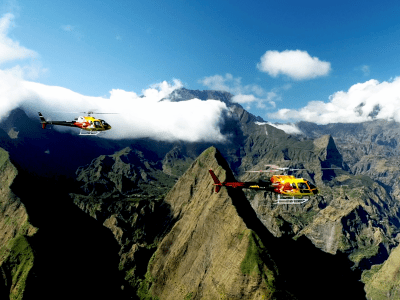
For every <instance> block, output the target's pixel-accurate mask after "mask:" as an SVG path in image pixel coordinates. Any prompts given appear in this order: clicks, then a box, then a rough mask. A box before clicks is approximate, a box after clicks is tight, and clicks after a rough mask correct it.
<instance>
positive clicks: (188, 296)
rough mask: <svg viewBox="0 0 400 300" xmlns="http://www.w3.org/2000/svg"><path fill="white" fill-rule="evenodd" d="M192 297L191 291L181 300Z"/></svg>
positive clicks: (188, 299) (187, 299)
mask: <svg viewBox="0 0 400 300" xmlns="http://www.w3.org/2000/svg"><path fill="white" fill-rule="evenodd" d="M192 297H193V293H187V295H186V296H185V298H183V300H192Z"/></svg>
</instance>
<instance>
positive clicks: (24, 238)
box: [0, 148, 37, 299]
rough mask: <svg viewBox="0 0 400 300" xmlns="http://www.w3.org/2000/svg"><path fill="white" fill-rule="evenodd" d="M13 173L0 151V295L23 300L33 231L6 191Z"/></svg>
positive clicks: (30, 264)
mask: <svg viewBox="0 0 400 300" xmlns="http://www.w3.org/2000/svg"><path fill="white" fill-rule="evenodd" d="M17 173H18V172H17V170H16V168H15V167H14V166H13V165H12V163H11V162H10V160H9V155H8V153H7V152H6V151H5V150H3V149H1V148H0V272H1V273H0V274H1V276H0V296H1V297H2V298H4V299H5V298H9V299H23V296H24V292H25V287H26V284H27V279H28V277H29V276H31V274H32V271H31V269H32V267H33V264H34V260H35V254H34V251H33V249H32V247H31V244H30V239H29V238H30V237H32V236H33V235H34V234H35V233H36V231H37V228H35V227H34V226H32V225H31V224H30V223H29V217H28V213H27V211H26V208H25V206H24V204H23V203H21V201H20V199H19V198H18V197H16V196H15V194H14V193H13V192H12V190H11V189H10V187H11V185H12V183H13V181H14V179H15V177H16V176H17Z"/></svg>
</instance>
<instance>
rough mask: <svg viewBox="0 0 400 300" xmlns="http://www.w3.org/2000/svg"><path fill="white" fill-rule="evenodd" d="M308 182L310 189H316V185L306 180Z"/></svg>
mask: <svg viewBox="0 0 400 300" xmlns="http://www.w3.org/2000/svg"><path fill="white" fill-rule="evenodd" d="M307 183H308V185H309V186H310V189H312V190H313V189H316V188H317V187H316V186H315V185H313V184H312V183H311V182H309V181H308V182H307Z"/></svg>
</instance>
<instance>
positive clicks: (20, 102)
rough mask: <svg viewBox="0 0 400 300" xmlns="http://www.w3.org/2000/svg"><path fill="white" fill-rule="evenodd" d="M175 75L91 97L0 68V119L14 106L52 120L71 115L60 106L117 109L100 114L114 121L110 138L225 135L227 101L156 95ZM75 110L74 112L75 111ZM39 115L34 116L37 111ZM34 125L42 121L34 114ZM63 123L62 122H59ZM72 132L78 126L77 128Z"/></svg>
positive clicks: (202, 138) (219, 137) (203, 138)
mask: <svg viewBox="0 0 400 300" xmlns="http://www.w3.org/2000/svg"><path fill="white" fill-rule="evenodd" d="M181 86H182V84H181V83H180V81H178V80H174V82H173V83H172V84H170V83H167V82H165V81H164V82H162V83H159V84H156V85H153V86H152V87H150V88H148V89H146V90H144V91H142V93H143V96H138V95H137V94H136V93H134V92H128V91H123V90H112V91H111V92H110V97H109V98H105V97H91V96H84V95H81V94H78V93H75V92H73V91H71V90H68V89H66V88H62V87H57V86H47V85H44V84H40V83H36V82H31V81H25V80H23V79H21V78H19V77H17V76H14V75H10V73H7V72H4V71H0V120H1V118H2V117H4V116H6V115H7V114H8V113H9V112H10V111H11V110H12V109H14V108H16V107H21V108H22V109H24V110H25V111H26V112H27V113H28V115H30V116H31V117H35V118H36V117H37V112H38V111H41V112H42V113H43V115H44V116H45V117H47V118H51V119H52V120H72V119H73V118H74V117H75V115H74V114H67V113H62V112H80V111H88V110H95V111H97V112H110V113H118V114H116V115H104V116H103V115H98V117H101V118H104V119H105V120H106V121H107V122H109V123H110V124H111V126H112V129H111V130H110V131H108V132H107V133H105V135H104V137H106V138H111V139H121V138H141V137H150V138H153V139H156V140H165V141H172V140H185V141H191V142H193V141H224V139H225V138H224V136H223V135H222V134H221V133H220V129H219V124H220V122H221V121H222V113H223V112H224V111H225V110H227V108H226V105H225V103H223V102H221V101H216V100H208V101H201V100H199V99H192V100H188V101H182V102H170V101H168V100H167V101H166V100H163V101H160V100H161V99H163V98H165V97H166V96H168V94H169V93H171V92H172V91H173V90H174V89H176V88H179V87H181ZM77 115H78V114H77ZM37 118H38V117H37ZM38 126H40V123H39V119H38ZM55 128H56V129H58V127H57V126H55ZM60 129H62V128H60ZM75 132H76V134H77V133H78V130H75Z"/></svg>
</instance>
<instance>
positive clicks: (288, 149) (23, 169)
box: [0, 88, 400, 299]
mask: <svg viewBox="0 0 400 300" xmlns="http://www.w3.org/2000/svg"><path fill="white" fill-rule="evenodd" d="M193 98H197V99H201V100H207V99H214V100H220V101H223V102H224V103H226V105H227V106H228V107H229V110H230V114H226V115H224V117H223V121H222V122H221V124H220V126H221V128H220V129H221V132H222V133H223V134H225V136H227V142H225V143H222V142H219V143H210V142H207V143H206V142H190V143H189V142H184V141H177V142H159V141H155V140H151V139H148V138H143V139H135V140H107V139H105V138H98V137H81V136H78V135H72V134H70V133H61V132H58V131H55V130H51V129H49V130H43V129H41V127H40V122H39V120H38V119H37V120H36V119H33V120H32V119H30V118H29V117H28V116H27V115H26V114H25V113H24V111H22V110H21V109H16V110H14V111H12V112H11V113H10V115H9V116H8V118H5V119H4V120H2V122H1V123H0V147H1V148H3V149H5V150H7V151H8V153H9V162H8V156H7V155H5V156H4V157H5V161H7V170H12V168H13V167H10V165H11V164H12V165H14V166H15V167H16V169H15V170H18V171H17V173H15V174H14V173H12V172H11V171H8V172H11V173H12V174H14V175H15V176H14V175H13V176H11V175H10V176H8V177H7V176H5V175H4V174H7V173H4V170H5V169H4V168H3V176H2V177H0V184H2V185H3V186H6V187H9V189H10V192H12V193H13V194H14V195H16V197H18V201H19V202H18V203H20V204H19V205H21V206H24V207H25V208H26V211H24V212H23V214H24V215H25V214H26V215H27V217H26V218H27V220H29V223H26V224H29V225H24V224H25V223H24V222H25V221H24V222H14V223H12V222H10V221H5V220H6V217H8V215H9V214H10V213H7V216H6V214H5V213H3V214H2V215H1V217H2V218H3V223H1V222H0V229H1V226H3V227H2V228H3V229H4V230H3V231H4V232H8V235H7V239H6V240H4V241H3V242H2V243H3V244H2V245H0V270H1V272H2V274H3V277H1V276H0V294H1V293H4V294H7V293H8V291H12V293H14V294H16V295H18V296H15V299H23V298H24V297H25V298H27V299H28V298H29V297H30V296H32V295H35V293H38V292H39V290H40V289H42V288H43V289H46V288H47V289H50V290H52V291H53V293H57V291H58V290H60V289H66V288H69V289H71V288H72V287H73V281H72V279H70V278H67V277H66V276H63V277H62V282H61V283H59V282H58V281H57V280H56V278H50V279H49V278H48V275H47V274H48V273H49V272H50V273H51V272H54V269H53V268H57V263H55V265H56V266H54V265H53V264H54V261H53V262H50V261H48V260H47V257H49V258H52V259H53V260H56V261H57V260H58V259H62V257H68V260H67V261H68V263H63V264H61V266H62V267H63V268H65V270H63V271H62V272H63V274H64V273H68V272H72V270H71V269H74V272H80V273H81V277H79V278H80V279H81V280H82V281H83V280H84V275H83V274H87V276H90V277H91V278H92V281H91V284H92V285H93V286H92V287H91V288H90V290H89V288H87V290H86V291H85V292H83V293H82V296H83V295H85V296H88V295H90V294H91V290H94V291H96V295H101V294H104V293H106V294H107V295H110V296H113V295H114V296H116V295H118V296H117V298H119V299H131V298H134V299H181V298H182V299H216V298H218V297H221V298H223V299H236V298H242V299H268V297H269V298H271V299H274V297H275V298H276V299H321V297H323V298H324V299H337V298H338V297H340V295H342V294H340V293H339V291H344V290H346V291H347V292H346V293H347V295H348V296H349V297H348V298H352V299H365V298H366V297H367V298H368V299H370V298H372V297H373V299H396V297H397V295H398V294H397V293H398V292H397V289H398V287H399V286H400V283H399V281H398V280H397V279H393V280H392V281H391V283H390V284H388V285H387V286H385V287H384V288H380V287H379V284H378V283H379V282H382V280H383V279H382V278H385V276H386V274H395V273H396V271H398V270H399V267H398V265H397V266H391V265H392V264H393V263H394V262H396V261H397V260H396V253H397V252H398V249H399V247H398V244H399V242H400V235H399V234H400V212H399V209H400V206H399V203H400V202H399V200H400V198H399V197H400V185H399V183H398V180H397V179H398V177H399V175H400V174H399V161H400V160H399V153H400V152H399V149H400V148H399V147H400V146H399V144H400V143H399V142H400V124H399V123H396V122H386V121H382V120H375V121H371V122H366V123H359V124H329V125H318V124H314V123H307V122H299V123H297V124H295V125H296V127H297V128H298V129H299V130H300V131H301V132H302V133H303V134H288V133H286V132H284V131H283V130H280V129H278V128H276V126H272V125H270V124H268V123H267V122H265V120H263V119H262V118H261V117H258V116H254V115H252V114H251V113H249V112H247V111H246V110H245V109H244V108H243V107H242V106H241V105H239V104H237V103H233V102H232V101H231V98H232V95H231V94H230V93H227V92H221V91H193V90H188V89H184V88H182V89H178V90H175V91H173V92H172V93H171V95H169V97H168V99H169V100H170V101H186V100H190V99H193ZM0 158H1V157H0ZM272 163H273V164H278V165H281V166H283V167H292V168H298V169H305V170H299V171H296V172H295V173H294V175H296V176H300V177H304V178H306V179H307V180H310V181H311V182H313V183H314V184H316V185H317V186H318V188H319V189H320V191H321V193H320V194H319V195H318V196H316V197H314V198H313V199H311V200H310V201H308V202H307V203H305V204H303V205H273V204H272V200H273V199H272V198H273V197H274V195H271V194H269V193H265V192H262V191H261V192H255V191H240V190H238V191H236V190H225V189H223V190H224V192H223V193H220V194H213V186H212V180H211V178H210V177H209V174H208V169H209V168H213V169H215V171H216V172H218V174H219V176H221V178H222V177H224V176H226V177H227V178H230V179H231V180H233V179H234V177H236V178H237V179H238V180H257V179H259V177H257V176H259V175H254V173H247V172H245V171H248V170H260V169H264V168H265V165H266V164H272ZM329 167H335V168H340V170H325V169H324V168H329ZM11 173H9V174H11ZM38 195H40V197H39V196H38ZM11 199H13V200H11ZM0 201H1V203H0V204H1V207H12V205H15V204H13V203H16V202H15V197H14V198H13V197H11V198H10V197H9V196H7V197H6V196H2V197H0ZM3 211H9V212H11V211H16V210H15V209H10V208H9V209H8V210H4V209H3ZM18 214H20V215H22V213H21V212H18ZM24 218H25V217H24ZM24 220H25V219H24ZM71 223H72V224H71ZM2 224H3V225H2ZM13 224H14V225H13ZM24 226H25V227H26V228H28V227H29V228H30V229H29V230H25V229H24V228H25V227H24ZM21 227H22V229H23V230H21ZM82 228H86V229H82ZM89 229H90V230H89ZM81 230H83V232H86V234H92V240H91V243H92V244H93V245H96V247H92V246H90V243H88V242H87V241H85V237H84V235H83V234H82V232H81ZM36 231H37V232H36ZM10 232H11V234H10ZM22 237H23V239H22ZM74 239H75V240H77V241H78V243H76V242H75V241H74ZM11 240H12V241H18V242H21V241H23V242H24V245H25V246H26V245H29V247H27V248H26V249H27V250H26V251H25V252H26V253H28V255H30V260H28V261H29V263H31V261H33V267H31V268H25V269H24V270H26V271H25V272H26V274H25V275H24V276H16V275H15V274H16V273H15V272H16V271H15V270H14V269H13V267H12V264H11V263H10V262H12V261H13V259H14V256H13V253H16V252H15V251H14V252H13V250H12V249H11V248H7V246H6V244H10V241H11ZM52 240H54V244H52V243H51V242H49V241H52ZM25 241H27V242H25ZM0 242H1V240H0ZM15 245H19V244H18V243H16V244H15ZM67 245H68V246H67ZM72 245H76V247H75V246H72ZM64 248H65V249H64ZM1 249H3V252H1V251H2V250H1ZM5 249H11V251H9V250H5ZM24 249H25V248H24ZM94 252H96V253H97V254H96V255H93V254H94ZM32 253H33V254H32ZM220 253H225V255H222V256H221V255H220ZM392 253H393V255H392ZM311 254H312V255H311ZM32 255H33V257H34V259H33V260H32V259H31V258H32ZM108 257H110V259H108ZM83 258H84V259H83ZM314 258H315V260H313V259H314ZM321 259H322V260H323V261H324V262H326V264H327V267H325V268H320V266H319V264H321ZM84 260H87V264H88V265H87V266H85V263H83V262H84ZM317 260H318V261H317ZM385 261H386V262H385ZM75 262H81V263H79V264H76V263H75ZM19 263H25V264H26V261H24V262H19ZM103 264H104V265H103ZM388 264H390V265H388ZM102 266H104V268H103V269H104V270H107V271H106V272H100V271H99V270H100V269H101V268H102ZM113 266H114V267H115V270H113ZM88 268H91V270H89V269H88ZM333 268H334V270H335V271H334V272H333V271H332V270H333ZM306 269H309V272H308V271H307V272H306ZM300 271H304V272H306V273H302V272H300ZM338 272H339V273H340V274H342V275H343V277H342V278H337V275H334V276H332V274H338ZM304 274H307V275H306V276H304ZM99 276H103V277H102V278H103V279H102V280H99V279H98V278H99ZM300 277H304V278H302V279H301V280H300ZM1 278H3V281H2V279H1ZM96 278H97V279H96ZM323 278H326V280H324V279H323ZM107 279H109V280H110V285H109V287H106V286H104V285H103V283H104V281H103V280H105V281H107ZM297 279H299V280H298V281H297ZM342 279H343V280H342ZM360 279H362V280H363V282H364V283H365V287H364V286H363V284H361V283H360V282H359V280H360ZM96 281H97V282H98V284H97V283H96ZM284 282H286V284H284ZM310 282H315V284H314V285H310ZM326 282H330V283H334V288H333V289H330V290H329V289H328V290H325V288H324V289H321V287H322V286H326ZM60 285H61V286H60ZM306 285H307V286H308V288H307V289H306V290H305V289H304V286H306ZM80 287H82V286H80ZM121 287H122V288H121ZM351 287H352V288H353V290H352V291H351V292H350V291H349V290H350V289H351ZM364 288H365V291H366V292H367V294H365V292H364ZM72 293H73V292H72V291H71V294H72ZM24 295H25V296H24ZM321 295H322V296H321ZM53 296H54V295H53ZM224 297H225V298H224ZM263 297H264V298H263ZM53 298H54V297H53Z"/></svg>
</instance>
